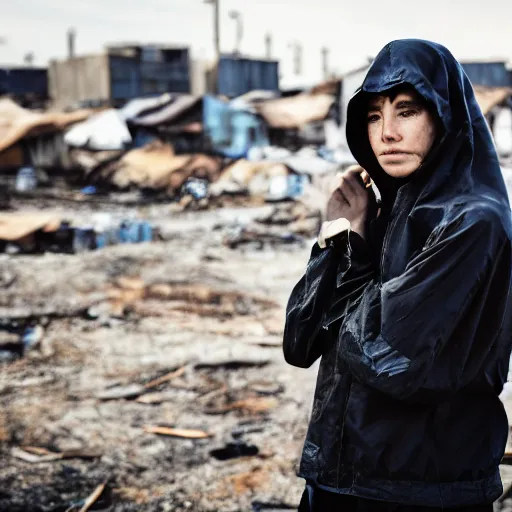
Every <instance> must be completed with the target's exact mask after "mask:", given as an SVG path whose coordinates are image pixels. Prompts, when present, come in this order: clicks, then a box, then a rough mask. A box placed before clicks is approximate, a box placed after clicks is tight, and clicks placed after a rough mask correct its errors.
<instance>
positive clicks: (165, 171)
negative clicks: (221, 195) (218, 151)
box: [98, 143, 221, 193]
mask: <svg viewBox="0 0 512 512" xmlns="http://www.w3.org/2000/svg"><path fill="white" fill-rule="evenodd" d="M220 169H221V159H220V158H215V157H211V156H208V155H202V154H195V155H175V154H174V151H173V148H172V146H170V145H169V144H161V143H154V144H150V145H148V146H145V147H143V148H139V149H133V150H131V151H129V152H128V153H126V154H125V155H124V156H123V157H122V158H121V159H120V160H118V161H117V162H113V163H112V164H109V165H107V166H106V167H105V168H104V169H103V170H102V171H101V173H100V175H99V176H98V179H99V180H101V181H104V182H108V183H111V184H112V185H115V186H117V187H119V188H126V187H129V186H136V187H141V188H151V189H157V190H163V189H166V190H167V191H168V192H170V193H175V192H177V191H178V190H179V189H180V188H181V186H182V185H183V183H184V182H185V181H186V180H187V179H188V178H189V177H192V176H193V177H197V178H206V179H208V180H209V181H215V180H216V179H217V178H218V176H219V174H220Z"/></svg>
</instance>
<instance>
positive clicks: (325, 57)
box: [322, 46, 331, 80]
mask: <svg viewBox="0 0 512 512" xmlns="http://www.w3.org/2000/svg"><path fill="white" fill-rule="evenodd" d="M329 54H330V50H329V48H327V47H326V46H324V47H323V48H322V71H323V75H324V80H328V79H329V76H330V74H331V71H330V69H329Z"/></svg>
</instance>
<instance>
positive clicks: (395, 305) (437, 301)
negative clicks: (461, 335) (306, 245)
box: [338, 215, 510, 402]
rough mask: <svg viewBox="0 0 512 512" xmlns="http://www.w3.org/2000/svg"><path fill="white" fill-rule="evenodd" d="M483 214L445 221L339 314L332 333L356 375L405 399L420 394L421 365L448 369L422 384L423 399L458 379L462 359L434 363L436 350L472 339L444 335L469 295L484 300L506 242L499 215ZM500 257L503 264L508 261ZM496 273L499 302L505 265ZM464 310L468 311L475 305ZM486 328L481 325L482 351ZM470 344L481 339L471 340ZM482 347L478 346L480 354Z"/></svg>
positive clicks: (455, 385)
mask: <svg viewBox="0 0 512 512" xmlns="http://www.w3.org/2000/svg"><path fill="white" fill-rule="evenodd" d="M488 217H489V216H486V215H480V216H479V217H478V218H477V219H474V220H472V221H471V222H468V221H467V220H463V221H462V222H458V223H453V225H451V226H449V227H445V228H444V229H443V230H442V231H440V232H439V233H437V234H436V235H435V237H433V238H435V240H434V241H433V242H431V243H427V246H426V247H425V248H424V249H423V251H422V252H421V253H420V254H419V255H417V256H416V257H414V258H413V259H412V260H411V261H410V262H409V264H408V265H407V267H406V269H405V271H404V272H403V274H402V275H400V276H398V277H396V278H394V279H391V280H390V281H388V282H386V283H384V284H380V283H379V282H377V281H376V280H373V281H372V282H371V283H370V284H368V285H367V286H366V288H365V290H364V292H363V293H362V295H361V298H360V300H358V301H356V303H354V304H352V306H351V307H350V311H348V312H347V313H346V315H345V316H344V318H343V321H342V324H341V326H340V331H339V340H338V342H339V351H338V354H339V357H341V358H342V359H343V360H344V361H345V362H346V363H347V364H348V366H349V369H350V371H351V373H352V374H353V375H354V376H355V377H356V378H357V379H358V380H359V381H361V382H363V383H366V384H367V385H369V386H372V387H373V388H375V389H377V390H379V391H382V392H384V393H386V394H388V395H390V396H392V397H394V398H396V399H402V400H409V401H412V402H414V401H420V402H421V401H423V400H425V392H424V383H425V381H426V380H427V379H428V375H429V372H433V371H438V372H440V373H442V374H443V375H449V376H450V377H449V379H441V380H442V382H443V384H442V386H444V387H445V389H442V388H441V389H440V388H439V387H437V389H435V393H434V397H432V396H430V390H427V393H426V394H427V396H428V399H427V401H432V400H434V401H436V400H440V399H442V398H443V396H444V397H446V392H454V391H457V389H460V388H461V387H462V386H463V385H464V384H465V383H464V380H463V376H462V365H463V362H461V361H457V360H454V359H455V358H453V357H448V358H447V357H444V358H443V363H442V364H443V365H447V363H446V361H449V363H448V365H449V366H450V367H448V368H446V367H442V368H440V363H439V354H440V353H441V352H443V354H444V355H446V354H447V353H448V356H449V352H447V351H449V350H450V346H447V345H448V344H449V342H450V341H452V343H458V342H462V343H472V340H471V339H465V340H459V341H457V340H451V336H452V334H453V332H454V330H455V329H456V328H457V326H458V325H459V323H460V321H461V319H462V318H463V317H464V315H465V314H466V313H467V311H468V309H469V308H470V307H471V306H472V305H474V302H475V301H474V298H475V296H476V295H477V294H478V300H479V301H485V298H486V295H485V289H486V287H489V286H490V285H489V282H490V281H491V280H492V279H493V278H495V277H496V276H494V268H495V267H496V265H497V261H498V260H499V259H500V257H502V256H503V253H504V249H505V248H506V246H507V244H508V245H509V246H510V241H509V240H508V237H507V236H506V235H505V232H504V230H503V228H502V225H501V222H500V221H499V220H498V219H495V218H491V219H490V218H488ZM507 255H508V256H509V254H508V252H507ZM507 265H508V267H510V262H508V263H507ZM501 278H502V279H504V280H505V281H507V282H505V283H504V287H503V290H504V292H503V293H502V296H501V299H502V300H501V303H502V305H503V303H506V301H507V299H508V293H509V292H508V290H509V279H510V274H509V272H507V273H506V274H505V275H503V276H502V277H501ZM497 279H500V276H497ZM504 307H505V306H504V305H503V310H504ZM471 311H472V314H473V313H474V312H475V308H474V307H473V308H472V309H471ZM497 314H501V313H500V312H497ZM473 320H474V319H473ZM499 321H501V322H502V321H503V320H499ZM493 334H495V333H489V336H490V339H489V345H487V346H486V347H485V350H486V352H487V351H488V350H489V348H490V345H491V344H492V335H493ZM470 348H471V347H470ZM478 349H479V350H483V349H484V347H481V346H480V345H479V346H478ZM485 355H486V354H485V353H483V352H482V353H481V354H480V357H481V358H482V359H483V357H484V356H485ZM436 386H438V384H437V382H436ZM422 388H423V389H422ZM439 391H441V392H442V393H439Z"/></svg>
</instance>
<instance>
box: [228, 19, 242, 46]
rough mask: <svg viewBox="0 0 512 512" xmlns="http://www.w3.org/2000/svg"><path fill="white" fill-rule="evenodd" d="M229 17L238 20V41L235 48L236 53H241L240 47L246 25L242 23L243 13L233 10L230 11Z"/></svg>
mask: <svg viewBox="0 0 512 512" xmlns="http://www.w3.org/2000/svg"><path fill="white" fill-rule="evenodd" d="M229 17H230V18H231V19H232V20H235V21H236V40H235V41H236V42H235V49H234V52H233V53H234V54H235V55H240V47H241V45H242V38H243V36H244V26H243V23H242V15H241V14H240V13H239V12H238V11H231V12H230V13H229Z"/></svg>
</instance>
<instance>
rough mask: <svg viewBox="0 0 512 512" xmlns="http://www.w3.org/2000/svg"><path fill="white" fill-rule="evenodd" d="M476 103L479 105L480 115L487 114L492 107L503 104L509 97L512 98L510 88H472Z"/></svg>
mask: <svg viewBox="0 0 512 512" xmlns="http://www.w3.org/2000/svg"><path fill="white" fill-rule="evenodd" d="M474 90H475V96H476V101H477V102H478V104H479V105H480V108H481V110H482V113H483V114H484V115H486V114H488V113H489V112H490V111H491V110H492V109H493V108H494V107H496V106H497V105H499V104H500V103H503V102H504V101H505V100H506V99H507V98H508V97H509V96H512V88H511V87H485V86H482V85H476V86H474Z"/></svg>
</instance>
